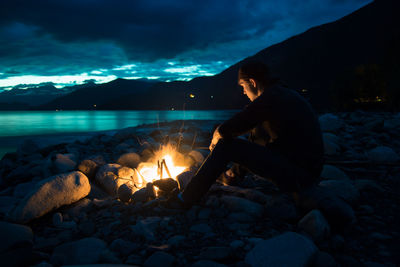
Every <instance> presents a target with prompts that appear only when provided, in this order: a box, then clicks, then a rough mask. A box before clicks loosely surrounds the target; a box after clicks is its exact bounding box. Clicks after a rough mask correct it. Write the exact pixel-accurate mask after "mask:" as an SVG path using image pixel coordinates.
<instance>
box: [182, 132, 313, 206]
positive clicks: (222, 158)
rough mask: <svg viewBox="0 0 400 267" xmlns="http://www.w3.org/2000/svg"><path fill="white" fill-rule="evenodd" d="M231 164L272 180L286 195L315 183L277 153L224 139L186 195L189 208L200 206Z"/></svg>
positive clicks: (186, 191) (306, 174) (249, 143)
mask: <svg viewBox="0 0 400 267" xmlns="http://www.w3.org/2000/svg"><path fill="white" fill-rule="evenodd" d="M230 162H234V163H237V164H240V165H241V166H244V167H246V168H247V169H248V170H249V171H251V172H253V173H255V174H257V175H259V176H261V177H265V178H268V179H270V180H272V181H273V182H274V183H275V184H276V185H277V186H278V187H279V188H280V189H281V190H283V191H286V192H298V191H300V190H301V189H302V188H304V187H307V186H308V185H310V184H312V182H313V181H312V180H313V178H312V177H311V175H310V174H309V173H308V172H307V171H306V170H304V169H302V168H299V167H297V166H296V165H295V164H293V163H292V162H290V161H289V160H288V159H286V158H285V157H284V156H283V155H281V154H279V153H278V152H276V151H272V150H270V149H268V148H267V147H265V146H261V145H258V144H255V143H251V142H249V141H246V140H242V139H237V138H235V139H229V140H228V139H221V140H220V141H219V142H218V143H217V145H216V146H215V148H214V150H213V151H212V152H211V153H210V154H209V155H208V157H207V158H206V160H205V161H204V163H203V165H202V166H201V167H200V169H199V170H198V171H197V173H196V175H195V176H194V177H193V178H192V180H191V181H190V182H189V184H188V185H187V186H186V188H185V190H184V191H183V193H182V197H183V199H184V201H185V202H186V203H187V204H193V203H195V202H198V201H199V200H200V199H201V197H202V196H204V195H205V194H206V193H207V191H208V190H209V188H210V187H211V185H212V184H213V183H214V182H215V181H216V179H217V178H218V177H219V176H220V175H221V173H223V172H224V171H225V170H226V167H227V165H228V163H230Z"/></svg>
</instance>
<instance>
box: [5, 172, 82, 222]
mask: <svg viewBox="0 0 400 267" xmlns="http://www.w3.org/2000/svg"><path fill="white" fill-rule="evenodd" d="M89 192H90V183H89V179H88V178H87V177H86V176H85V175H84V174H83V173H81V172H79V171H74V172H70V173H64V174H60V175H55V176H52V177H50V178H48V179H45V180H42V181H40V182H38V183H37V184H36V186H35V187H34V188H33V189H32V191H31V192H30V193H29V194H27V195H26V196H25V198H24V199H23V200H21V202H20V203H19V204H18V206H17V207H16V208H15V210H14V211H13V212H12V214H11V219H12V220H14V221H16V222H20V223H26V222H29V221H31V220H32V219H35V218H39V217H40V216H42V215H44V214H46V213H48V212H50V211H52V210H54V209H57V208H59V207H61V206H63V205H68V204H71V203H74V202H76V201H78V200H80V199H82V198H84V197H85V196H87V195H88V194H89Z"/></svg>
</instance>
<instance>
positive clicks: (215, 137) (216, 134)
mask: <svg viewBox="0 0 400 267" xmlns="http://www.w3.org/2000/svg"><path fill="white" fill-rule="evenodd" d="M218 129H219V126H218V127H217V129H215V131H214V134H213V138H212V140H211V144H210V147H209V149H210V151H213V149H214V147H215V146H216V145H217V143H218V141H219V139H221V138H222V136H221V135H220V133H219V130H218Z"/></svg>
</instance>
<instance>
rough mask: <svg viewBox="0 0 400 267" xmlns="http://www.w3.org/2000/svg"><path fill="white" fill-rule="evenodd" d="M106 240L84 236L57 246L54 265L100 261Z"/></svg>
mask: <svg viewBox="0 0 400 267" xmlns="http://www.w3.org/2000/svg"><path fill="white" fill-rule="evenodd" d="M106 247H107V244H106V242H104V241H103V240H101V239H98V238H93V237H89V238H84V239H80V240H78V241H73V242H68V243H65V244H62V245H60V246H58V247H56V248H55V249H54V251H53V254H52V256H51V260H50V261H51V263H52V264H54V265H67V264H71V265H76V264H93V263H98V262H99V260H100V256H101V253H102V251H103V250H104V249H105V248H106Z"/></svg>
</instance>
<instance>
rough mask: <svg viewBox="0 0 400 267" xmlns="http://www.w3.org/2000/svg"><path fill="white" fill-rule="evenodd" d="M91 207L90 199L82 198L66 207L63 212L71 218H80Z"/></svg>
mask: <svg viewBox="0 0 400 267" xmlns="http://www.w3.org/2000/svg"><path fill="white" fill-rule="evenodd" d="M92 189H93V187H92ZM91 207H92V201H91V200H90V199H88V198H83V199H81V200H79V201H77V202H75V203H74V204H72V205H70V206H69V207H68V208H66V209H65V210H64V214H68V216H70V217H71V218H76V219H82V218H83V217H84V216H85V215H86V214H87V212H88V211H90V208H91Z"/></svg>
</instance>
